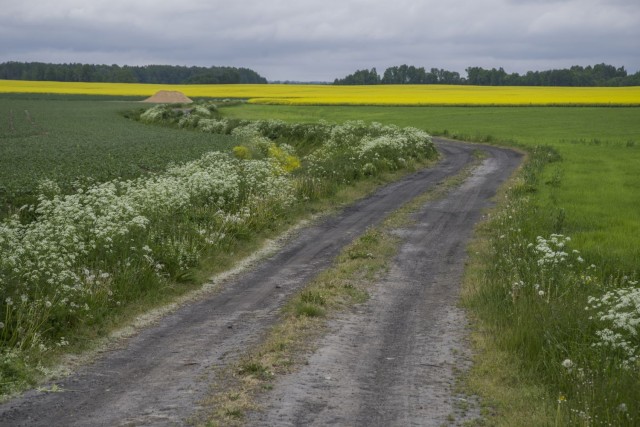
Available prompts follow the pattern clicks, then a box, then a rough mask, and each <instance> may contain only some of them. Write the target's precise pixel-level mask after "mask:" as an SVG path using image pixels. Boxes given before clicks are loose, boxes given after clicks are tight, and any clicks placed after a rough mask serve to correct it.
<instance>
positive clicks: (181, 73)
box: [0, 62, 267, 84]
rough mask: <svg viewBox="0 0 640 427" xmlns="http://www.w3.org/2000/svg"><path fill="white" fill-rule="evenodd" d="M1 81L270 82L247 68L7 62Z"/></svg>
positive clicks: (0, 71) (2, 71)
mask: <svg viewBox="0 0 640 427" xmlns="http://www.w3.org/2000/svg"><path fill="white" fill-rule="evenodd" d="M0 78H2V79H6V80H49V81H63V82H114V83H136V82H137V83H160V84H188V83H208V84H215V83H267V79H265V78H264V77H262V76H260V75H259V74H258V73H256V72H255V71H253V70H250V69H248V68H235V67H208V68H207V67H184V66H173V65H145V66H127V65H125V66H123V67H120V66H119V65H116V64H113V65H94V64H76V63H72V64H45V63H41V62H5V63H2V64H0Z"/></svg>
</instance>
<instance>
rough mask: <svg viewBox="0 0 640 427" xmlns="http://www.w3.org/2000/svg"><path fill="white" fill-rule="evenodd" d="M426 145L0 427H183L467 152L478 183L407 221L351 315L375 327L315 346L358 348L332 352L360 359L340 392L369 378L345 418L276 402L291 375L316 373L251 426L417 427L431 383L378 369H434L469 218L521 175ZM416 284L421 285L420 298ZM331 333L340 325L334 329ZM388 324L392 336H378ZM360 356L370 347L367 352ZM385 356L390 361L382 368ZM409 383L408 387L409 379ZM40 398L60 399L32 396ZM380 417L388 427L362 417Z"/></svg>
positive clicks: (3, 409) (508, 164)
mask: <svg viewBox="0 0 640 427" xmlns="http://www.w3.org/2000/svg"><path fill="white" fill-rule="evenodd" d="M437 145H438V148H439V150H440V151H441V152H442V153H443V154H444V158H443V160H442V161H440V162H439V163H438V164H437V165H435V166H434V167H432V168H429V169H425V170H422V171H419V172H416V173H414V174H412V175H410V176H408V177H406V178H404V179H402V180H401V181H398V182H395V183H392V184H390V185H387V186H385V187H383V188H381V189H380V190H378V191H377V192H375V193H374V194H372V195H371V196H369V197H367V198H365V199H363V200H360V201H358V202H357V203H355V204H353V205H350V206H349V207H347V208H345V209H344V210H342V211H341V212H340V213H338V214H336V215H334V216H331V217H328V218H326V219H324V220H322V221H320V222H319V223H317V224H315V225H312V226H310V227H308V228H305V229H303V230H301V231H300V232H299V233H298V235H297V236H296V237H294V238H292V239H291V240H290V241H289V242H288V243H287V244H286V245H285V246H284V247H283V248H282V249H281V250H280V251H278V252H277V253H276V254H275V255H273V256H271V257H269V258H268V259H265V260H264V261H262V262H261V263H259V265H258V266H257V267H255V268H252V269H251V270H249V271H247V272H245V273H243V274H241V275H239V276H237V277H235V278H233V279H231V280H229V281H227V282H226V283H223V284H222V285H221V288H220V289H219V290H218V291H217V292H215V293H213V294H212V295H209V296H206V297H203V298H202V299H201V300H199V301H197V302H194V303H191V304H188V305H185V306H184V307H181V308H179V309H177V310H176V311H175V312H173V313H171V314H169V315H167V316H165V317H163V318H162V319H160V320H159V321H158V322H156V324H154V325H153V326H151V327H147V328H144V329H142V330H141V331H140V332H139V333H137V334H135V335H134V336H133V337H131V338H129V339H127V340H126V341H125V342H123V343H122V345H121V346H119V347H118V348H116V349H112V350H109V351H106V352H105V353H104V354H102V355H101V356H100V357H99V358H97V360H96V361H95V362H93V363H91V364H88V365H86V366H83V367H81V368H79V369H78V370H77V371H76V372H75V373H74V374H72V375H70V376H68V377H66V378H64V379H61V380H58V381H55V383H52V384H48V385H46V386H44V387H42V388H41V389H39V390H31V391H28V392H26V393H24V394H23V395H22V396H20V397H18V398H15V399H13V400H10V401H8V402H5V403H3V404H1V405H0V425H11V426H86V425H92V426H100V425H105V426H107V425H108V426H114V425H116V426H117V425H153V426H156V425H158V426H163V425H183V424H184V423H185V422H186V420H187V419H188V418H189V417H190V416H191V415H192V414H193V413H194V412H196V411H197V410H198V409H199V408H198V402H199V401H200V400H201V399H202V398H203V397H204V396H205V395H206V393H207V392H208V391H209V386H210V384H211V383H213V382H214V381H215V369H212V368H214V367H216V366H221V365H222V366H224V365H226V364H228V363H231V362H233V361H234V360H235V358H236V356H237V355H239V354H241V353H242V352H243V351H244V350H245V349H247V348H248V347H249V346H251V345H253V344H255V343H257V342H258V341H259V340H260V338H261V336H262V334H263V333H264V332H265V331H266V330H267V329H268V328H269V326H271V325H273V324H274V322H276V321H277V319H278V311H279V309H280V308H281V307H282V305H283V304H284V302H285V301H286V300H287V298H288V297H289V296H290V295H291V294H292V293H294V292H296V291H297V290H299V289H301V288H302V287H303V286H304V285H305V284H306V283H307V282H308V281H309V280H310V279H312V278H313V277H314V276H315V275H316V274H318V272H320V271H322V270H323V269H326V268H327V267H328V266H329V265H331V263H332V261H333V259H334V258H335V257H336V256H337V255H338V253H339V252H340V250H341V249H342V248H343V247H344V246H345V245H347V244H348V243H350V242H351V241H353V239H354V238H356V237H358V236H359V235H360V234H362V233H363V232H364V231H365V230H366V229H367V227H370V226H372V225H376V224H378V223H380V222H381V221H382V220H383V219H384V218H385V217H386V216H387V215H388V214H389V213H391V212H392V211H394V210H396V209H397V208H398V207H400V206H401V205H402V204H404V203H406V202H407V201H409V200H411V199H412V198H414V197H416V196H418V195H419V194H422V193H423V192H425V191H427V190H428V189H429V188H431V187H433V186H435V185H437V184H438V183H440V182H442V181H443V180H444V179H446V178H447V177H449V176H452V175H455V174H457V173H458V172H460V171H461V170H462V169H463V168H464V167H465V166H466V165H467V164H469V163H470V162H471V161H472V160H473V151H474V150H476V149H482V150H484V151H486V152H487V153H488V154H489V156H490V157H489V158H488V159H487V160H486V161H485V162H484V163H483V166H482V167H481V168H480V169H479V171H484V172H478V171H476V173H475V174H474V176H473V177H472V178H471V179H470V180H468V181H467V182H466V183H465V184H464V185H463V186H462V187H461V188H460V189H459V190H456V192H455V194H457V192H460V191H463V192H464V193H463V194H460V195H459V196H456V197H454V198H455V201H453V200H450V199H451V196H449V197H447V199H446V200H443V201H442V202H436V203H434V204H429V205H427V206H426V207H425V209H423V211H424V212H423V211H421V213H420V214H419V221H418V222H419V224H420V227H421V228H419V232H416V231H414V230H412V232H411V233H410V234H409V237H408V239H407V242H406V243H405V244H404V245H403V246H402V250H401V253H400V255H399V257H398V259H396V261H395V263H394V268H393V269H392V271H391V272H390V274H389V276H388V277H387V278H386V279H385V280H384V281H383V282H382V283H381V284H380V285H379V286H378V287H377V289H378V288H379V291H376V292H377V293H376V294H374V297H373V298H372V301H371V303H367V305H366V308H365V309H364V310H365V312H364V314H365V317H364V318H366V319H368V321H369V323H372V325H374V326H375V327H374V326H372V327H371V328H369V329H364V330H362V329H358V326H357V324H358V322H357V321H354V320H353V319H351V320H349V319H348V318H345V319H343V320H340V321H338V323H336V325H334V326H335V331H336V332H337V333H336V334H331V335H330V336H327V338H325V340H329V341H330V340H332V339H333V340H336V341H340V340H343V341H344V343H343V345H344V346H347V347H348V345H349V344H350V343H349V342H347V341H348V340H349V339H351V338H353V337H354V336H355V335H354V334H356V335H357V334H361V336H359V337H358V339H357V340H356V341H354V343H357V345H358V346H360V347H357V346H356V347H354V348H347V347H344V348H346V349H347V350H348V351H347V350H345V351H344V354H349V353H351V354H360V355H361V356H362V357H366V363H367V364H368V365H367V366H369V368H364V364H363V368H362V369H360V370H358V369H355V368H357V367H354V369H355V370H353V371H352V369H350V368H349V366H352V365H349V363H353V359H348V360H345V361H344V362H345V363H346V364H345V365H344V366H343V367H342V368H340V369H341V372H343V373H344V376H345V378H346V377H347V374H349V375H350V377H351V378H354V379H357V380H358V381H360V379H361V378H368V381H365V382H355V383H354V384H353V385H349V384H347V385H348V387H347V388H346V389H345V391H343V392H341V393H348V394H349V396H351V397H350V400H349V402H351V403H349V405H348V406H349V408H350V409H348V410H347V411H342V412H331V411H328V408H331V407H333V406H337V407H344V406H345V405H343V404H342V403H341V402H338V401H336V400H335V399H334V400H327V399H328V398H325V397H319V395H311V394H309V396H308V397H309V398H308V399H307V400H301V399H299V398H298V397H300V396H298V397H294V398H291V399H288V398H285V397H276V396H285V395H286V393H288V392H287V390H289V392H291V391H293V392H294V393H297V392H296V391H295V389H290V388H289V386H288V383H287V382H288V381H294V380H293V379H294V378H296V375H311V377H313V376H314V375H316V376H317V375H318V373H317V372H321V371H317V372H316V373H312V372H311V373H309V372H306V370H302V371H301V372H299V373H298V374H295V375H293V376H287V377H285V378H284V379H283V380H282V385H283V387H282V388H281V387H280V385H278V386H277V387H276V390H274V393H270V396H273V398H274V399H275V400H274V401H273V402H276V401H278V402H290V403H287V404H285V405H280V406H278V405H276V404H275V403H273V402H272V403H269V404H268V405H270V406H269V411H267V412H263V413H261V414H258V415H256V417H255V418H254V419H253V421H252V423H253V422H255V424H264V425H273V424H291V425H303V424H313V423H317V424H318V425H321V424H327V423H334V421H335V423H338V424H348V425H376V424H377V425H385V424H387V425H388V424H389V423H387V422H386V421H387V420H391V424H394V423H395V422H394V421H393V420H397V421H398V424H403V421H405V420H408V421H410V424H420V422H419V419H421V418H420V415H421V413H420V412H419V411H418V412H416V413H415V418H410V419H407V418H406V417H405V418H403V417H404V415H402V414H403V413H404V411H405V410H409V409H412V408H413V409H415V408H417V406H416V405H417V404H422V403H421V402H424V401H425V399H426V397H425V396H426V395H427V394H429V392H428V390H429V387H431V388H432V389H434V392H435V393H440V392H441V391H438V390H436V389H437V387H436V385H434V384H435V383H433V381H431V380H430V379H429V378H431V377H429V375H432V377H433V376H434V375H435V376H436V377H437V374H436V373H433V372H431V374H429V373H428V372H426V371H424V369H422V370H419V372H421V373H420V374H419V375H423V374H424V375H426V376H423V377H420V378H425V379H426V380H429V381H431V385H429V386H428V387H426V388H425V387H422V386H421V385H420V381H416V380H412V379H411V378H408V377H407V375H409V376H410V373H408V374H407V375H404V376H401V378H402V379H401V381H400V382H397V381H395V380H394V378H395V377H397V375H396V374H395V373H393V372H391V371H385V369H383V368H384V366H385V365H392V363H388V362H391V361H393V365H395V366H397V367H398V369H399V370H398V371H397V372H399V371H400V370H407V371H408V372H411V370H413V369H417V368H419V367H420V366H423V365H424V363H431V361H433V360H436V359H437V357H436V359H434V357H435V356H433V355H432V356H429V357H425V356H421V355H420V354H419V353H420V351H419V350H420V349H421V348H422V349H426V350H429V351H427V353H429V352H430V351H431V350H430V349H434V348H436V347H437V346H433V345H432V344H431V340H446V339H447V338H446V337H443V336H442V334H443V333H446V330H447V329H446V328H444V329H438V327H441V326H438V325H442V324H443V322H444V323H447V322H448V321H447V319H455V318H456V316H458V314H456V313H455V312H453V314H452V312H450V311H448V310H453V308H451V307H453V306H455V295H456V292H457V285H458V283H459V277H460V275H461V271H462V266H463V262H464V245H465V242H466V240H467V239H468V237H469V236H470V233H471V230H472V227H473V224H475V222H476V221H477V220H478V219H479V217H480V210H481V209H482V208H484V207H485V206H487V203H488V199H489V198H490V197H491V196H492V195H493V194H494V193H495V190H496V188H497V187H498V186H499V184H500V183H501V182H503V181H504V180H505V179H506V178H507V177H508V176H509V175H510V174H511V172H512V171H513V170H514V169H515V167H516V166H517V165H518V164H519V161H520V156H519V155H518V154H516V153H514V152H513V151H510V150H502V149H497V148H492V147H484V146H476V145H469V144H462V143H455V142H450V141H445V140H437ZM476 181H477V182H476ZM467 187H470V188H469V189H468V191H467V190H465V188H467ZM438 203H440V204H438ZM428 212H430V213H428ZM416 230H418V229H416ZM436 248H437V250H436ZM434 250H435V252H434ZM418 254H420V255H418ZM425 278H429V281H428V284H427V283H426V282H425ZM385 292H386V293H387V294H395V293H399V292H401V293H403V294H405V293H407V294H408V295H413V297H409V298H410V299H414V300H415V301H416V302H417V301H427V302H428V304H427V306H428V308H422V307H420V304H415V303H414V304H410V301H407V300H406V299H405V300H404V302H402V301H397V302H393V304H391V305H389V306H388V307H387V308H382V306H384V305H385V304H387V302H385V301H387V300H389V298H391V299H393V298H392V296H390V295H387V296H385ZM376 301H380V307H378V306H376V305H375V302H376ZM403 304H405V305H403ZM454 311H455V310H454ZM371 319H374V321H373V322H371ZM443 319H444V320H443ZM341 321H343V322H344V325H341V324H340V322H341ZM397 322H400V323H399V324H400V325H402V326H399V327H396V326H388V325H389V324H396V323H397ZM365 323H366V322H365ZM450 323H456V322H454V321H452V322H450ZM349 325H351V326H349ZM349 328H351V329H349ZM345 334H346V335H345ZM367 337H369V338H368V339H367ZM329 341H327V343H328V344H327V345H325V344H323V346H322V347H321V348H320V350H319V352H318V353H316V354H314V355H313V356H312V361H311V362H310V366H313V367H318V368H319V369H320V366H321V365H320V364H317V363H316V358H317V357H321V358H322V357H324V358H326V357H329V356H327V355H326V353H325V351H326V350H324V349H325V347H327V346H328V347H327V348H335V350H332V351H334V352H337V353H335V355H336V357H337V356H338V355H340V354H342V353H343V347H340V346H339V345H338V346H335V345H333V344H331V343H329ZM369 341H371V342H372V343H368V342H369ZM373 342H375V343H377V344H376V346H374V344H373ZM371 346H373V347H371ZM385 349H386V350H385ZM391 350H392V351H394V352H398V354H395V353H394V354H395V355H392V354H390V353H389V351H391ZM434 351H435V350H434ZM401 353H402V354H404V355H402V354H401ZM436 353H437V352H436ZM323 355H324V356H323ZM390 358H391V359H390ZM385 361H386V362H385ZM437 363H439V362H437V360H436V364H437ZM363 369H364V370H365V371H366V372H363ZM350 371H352V372H350ZM423 371H424V372H423ZM385 372H386V373H385ZM427 374H429V375H427ZM419 375H418V374H416V378H418V377H419ZM300 378H302V377H300ZM392 380H393V381H392ZM304 381H307V383H306V384H307V385H308V386H309V387H310V389H313V388H314V387H315V388H316V389H317V390H320V389H322V388H323V387H325V386H326V387H329V386H331V387H330V388H327V389H328V390H333V391H335V390H337V388H336V387H333V385H332V384H328V385H322V384H320V383H317V382H316V383H314V382H313V381H310V380H306V379H305V380H304ZM436 382H437V381H436ZM358 384H360V385H361V386H362V387H360V386H358ZM54 385H55V387H53V386H54ZM335 385H336V386H338V385H339V384H335ZM326 387H325V388H326ZM53 389H57V390H59V392H55V393H54V392H46V391H42V390H53ZM405 389H409V390H413V392H411V393H409V395H407V394H406V393H403V392H402V390H405ZM389 390H391V392H390V391H389ZM394 390H396V391H394ZM281 393H284V394H281ZM305 393H306V391H305ZM383 395H388V396H391V397H389V398H385V399H383V400H376V399H382V397H380V398H375V399H373V398H372V397H373V396H383ZM341 396H343V394H341ZM393 396H395V397H393ZM278 399H280V400H278ZM287 399H288V400H287ZM331 402H333V403H331ZM376 402H377V403H376ZM416 402H417V403H416ZM334 404H335V405H334ZM301 408H303V409H301ZM304 408H310V409H309V410H304ZM305 411H306V412H305ZM379 413H382V414H383V415H384V414H389V415H384V416H383V415H375V414H379ZM310 414H318V416H321V417H320V418H316V417H315V416H312V415H310ZM394 414H395V415H394ZM323 420H324V421H323ZM332 420H333V421H332ZM272 421H273V422H272ZM420 425H422V424H420Z"/></svg>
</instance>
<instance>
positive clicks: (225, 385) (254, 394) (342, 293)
mask: <svg viewBox="0 0 640 427" xmlns="http://www.w3.org/2000/svg"><path fill="white" fill-rule="evenodd" d="M474 155H475V156H476V159H477V160H476V161H474V162H472V163H471V164H470V165H468V166H467V167H466V168H464V169H463V170H462V171H461V172H460V173H458V174H457V175H455V176H453V177H450V178H448V179H447V180H445V181H443V182H442V183H441V184H440V185H438V186H436V187H435V188H433V189H432V190H430V191H427V192H426V193H424V194H423V195H421V196H418V197H417V198H415V199H414V200H412V201H410V202H408V203H407V204H405V205H404V206H402V207H401V208H399V209H398V210H396V211H395V212H394V213H392V214H391V215H390V216H389V217H387V218H386V219H385V220H384V222H383V223H382V224H381V225H379V226H377V227H372V228H369V229H368V230H367V231H366V232H365V233H364V234H363V235H361V236H360V237H359V238H357V239H355V240H354V241H353V242H352V243H351V244H350V245H348V246H347V247H346V248H344V249H343V251H342V252H341V254H340V255H339V256H338V257H337V259H336V260H335V263H334V265H333V267H331V268H329V269H327V270H325V271H323V272H321V273H320V274H319V275H318V276H317V277H316V278H315V279H314V280H312V281H311V282H310V283H309V284H308V285H307V286H306V287H305V288H304V289H302V290H301V291H299V292H298V293H297V294H295V295H294V296H293V297H292V298H291V299H290V300H289V301H288V302H287V304H286V305H285V306H284V307H283V308H282V311H281V317H280V318H281V320H280V321H279V322H278V323H277V324H276V325H274V326H273V327H272V328H271V329H270V330H269V331H268V332H267V333H266V335H265V337H264V338H263V340H262V342H261V343H260V344H259V345H257V346H256V347H254V348H252V349H250V350H248V351H247V353H246V354H243V355H241V356H240V357H239V359H238V361H237V362H236V363H234V364H232V365H231V366H227V367H225V368H222V370H221V372H220V373H219V375H218V380H217V383H215V384H213V385H212V393H211V394H210V395H209V396H208V397H207V398H206V399H205V400H204V401H203V402H202V403H203V405H202V406H203V408H204V409H203V410H202V411H201V413H199V414H197V415H196V416H195V417H194V418H193V419H192V420H191V422H192V423H193V424H196V425H206V426H219V425H225V426H229V425H242V424H244V420H245V416H246V415H247V413H248V412H249V411H252V410H259V404H258V403H257V402H258V400H259V397H260V395H261V394H262V393H264V392H267V391H268V390H271V389H272V388H273V387H274V383H275V381H276V379H277V377H278V376H282V375H286V374H287V373H291V372H294V371H296V370H297V369H298V368H299V367H300V366H302V365H304V364H305V363H307V359H308V356H309V353H310V352H312V351H313V350H314V346H315V343H316V342H317V341H318V339H319V338H320V337H321V336H322V335H323V334H324V333H325V332H326V331H327V319H329V318H331V317H333V316H336V315H338V314H339V313H344V312H347V311H349V310H351V309H352V308H353V307H354V306H356V305H357V304H360V303H363V302H365V301H366V300H367V299H368V297H369V294H368V291H367V288H368V286H369V284H371V283H374V282H375V281H376V280H377V279H378V278H379V277H380V276H382V275H383V274H384V273H385V272H386V271H388V268H389V264H390V262H391V261H392V260H393V258H394V256H395V255H396V254H397V251H398V249H399V247H400V244H401V239H400V238H399V237H397V236H395V235H394V234H393V233H392V231H393V230H396V229H398V228H404V227H407V226H409V225H411V223H412V219H411V214H412V213H414V212H416V211H417V210H418V209H419V208H420V207H421V206H423V205H424V204H425V203H427V202H428V201H431V200H435V199H439V198H442V197H444V196H445V195H446V194H447V193H448V192H449V191H450V190H451V189H452V188H454V187H456V186H458V185H460V184H462V182H464V180H465V179H466V178H467V177H468V176H469V175H470V173H471V172H472V170H473V169H474V167H475V166H477V164H478V162H479V161H480V159H481V158H482V156H483V153H482V152H480V151H477V152H475V153H474Z"/></svg>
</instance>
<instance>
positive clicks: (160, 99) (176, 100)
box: [142, 90, 193, 104]
mask: <svg viewBox="0 0 640 427" xmlns="http://www.w3.org/2000/svg"><path fill="white" fill-rule="evenodd" d="M142 102H152V103H155V104H190V103H192V102H193V101H192V100H191V99H189V97H187V96H186V95H185V94H184V93H182V92H179V91H177V90H160V91H158V92H156V94H155V95H153V96H151V97H149V98H147V99H145V100H144V101H142Z"/></svg>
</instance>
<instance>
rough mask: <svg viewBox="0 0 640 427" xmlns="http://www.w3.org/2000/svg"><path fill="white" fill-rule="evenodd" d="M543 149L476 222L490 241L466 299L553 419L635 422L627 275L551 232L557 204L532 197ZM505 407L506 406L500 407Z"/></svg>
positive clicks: (639, 304)
mask: <svg viewBox="0 0 640 427" xmlns="http://www.w3.org/2000/svg"><path fill="white" fill-rule="evenodd" d="M559 162H561V158H560V157H559V156H558V155H557V152H556V151H555V150H554V149H552V148H551V147H537V148H535V149H533V150H531V153H530V160H529V162H528V163H527V165H526V166H525V168H524V170H523V171H522V172H521V174H520V176H519V178H518V179H517V180H516V181H515V183H514V184H513V186H512V187H511V188H510V189H509V190H508V191H507V192H506V194H505V197H504V200H503V201H502V205H501V207H500V209H499V211H498V213H497V215H495V216H494V217H493V218H491V220H490V222H489V223H488V224H487V225H486V226H485V227H484V228H483V230H484V232H485V233H487V238H488V241H489V246H488V248H487V250H486V251H485V252H484V253H483V254H482V258H481V265H483V266H484V268H483V269H482V270H481V273H480V274H478V275H477V277H479V282H477V283H475V286H474V287H473V290H472V292H471V293H470V294H469V295H467V297H466V301H465V303H466V304H467V305H468V306H469V307H470V308H471V309H472V312H473V313H474V314H476V315H477V316H478V317H479V318H480V320H481V323H480V324H481V325H482V327H483V328H484V329H485V330H486V332H488V333H489V334H490V335H491V336H492V337H493V340H495V344H496V346H497V347H498V348H499V349H500V351H504V352H506V353H507V354H511V355H515V356H517V360H518V363H519V366H520V372H521V374H520V375H521V380H522V381H523V383H532V384H540V385H543V386H544V388H545V390H547V393H548V394H547V396H546V402H540V404H539V406H540V408H543V407H544V406H547V407H549V406H551V407H555V411H553V412H552V413H550V415H549V418H548V420H547V421H548V422H549V423H552V424H556V425H585V426H586V425H616V426H617V425H636V424H637V422H638V421H637V420H638V417H639V416H640V404H639V402H640V388H639V387H638V384H639V380H640V363H639V360H638V356H639V353H640V339H639V338H638V331H637V328H638V326H639V325H640V292H639V291H638V286H637V285H638V280H637V277H635V276H634V275H629V274H627V275H625V274H624V273H619V274H611V273H607V272H605V271H603V270H602V269H601V268H600V266H598V265H596V264H592V263H591V262H590V260H589V259H588V258H586V257H583V254H582V253H581V252H580V251H579V249H578V248H579V247H578V246H576V245H574V242H573V241H572V239H571V237H570V236H565V235H563V234H560V232H561V231H562V229H563V223H564V220H565V219H564V210H563V209H562V208H561V207H559V206H557V205H554V204H553V203H546V202H541V201H540V199H538V198H536V197H535V196H534V195H535V193H536V192H538V191H540V190H541V188H542V187H544V186H553V187H555V186H561V185H562V182H563V181H562V177H560V176H556V177H555V179H554V180H547V179H545V176H546V175H545V174H544V173H543V172H544V171H545V169H549V167H551V169H553V165H555V164H557V163H559ZM507 412H508V411H507Z"/></svg>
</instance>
